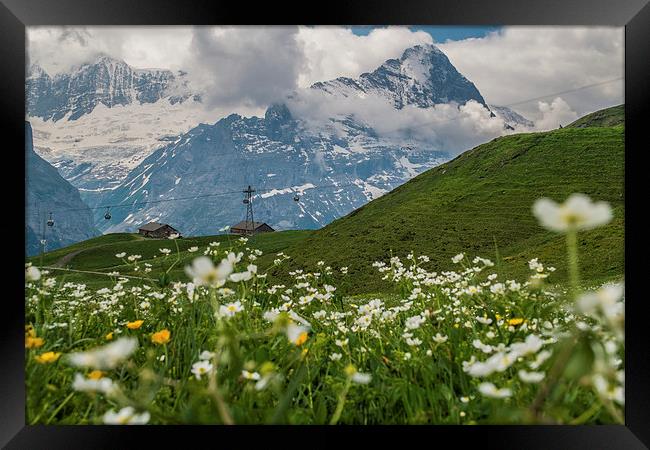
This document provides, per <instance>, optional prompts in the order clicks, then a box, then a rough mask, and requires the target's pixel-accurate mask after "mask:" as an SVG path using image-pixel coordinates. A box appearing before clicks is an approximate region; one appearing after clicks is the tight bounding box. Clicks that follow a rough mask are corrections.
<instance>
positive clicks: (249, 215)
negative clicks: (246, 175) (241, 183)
mask: <svg viewBox="0 0 650 450" xmlns="http://www.w3.org/2000/svg"><path fill="white" fill-rule="evenodd" d="M242 192H243V193H244V194H246V198H244V201H243V202H244V204H245V205H246V235H247V236H249V235H252V234H253V233H254V232H255V222H254V220H253V192H255V189H253V188H251V186H250V184H249V185H248V189H244V190H243V191H242ZM249 223H250V225H249Z"/></svg>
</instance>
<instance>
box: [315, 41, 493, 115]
mask: <svg viewBox="0 0 650 450" xmlns="http://www.w3.org/2000/svg"><path fill="white" fill-rule="evenodd" d="M311 88H312V89H317V90H322V91H324V92H327V93H330V94H333V95H340V96H343V97H350V96H357V97H361V98H363V97H366V96H376V97H380V98H386V99H389V100H390V101H391V102H393V105H394V107H395V108H397V109H401V108H403V107H404V106H405V105H415V106H418V107H420V108H428V107H431V106H434V105H437V104H440V103H450V102H456V103H458V104H464V103H466V102H467V101H469V100H476V101H477V102H478V103H481V104H482V105H485V106H487V105H486V103H485V100H484V99H483V97H482V96H481V94H480V93H479V91H478V89H476V86H474V84H473V83H472V82H471V81H469V80H468V79H467V78H465V77H464V76H463V75H461V74H460V73H459V72H458V71H457V70H456V68H455V67H454V66H453V65H452V64H451V62H449V59H448V58H447V56H446V55H445V54H444V53H442V52H441V51H440V50H439V49H438V47H436V46H434V45H416V46H414V47H410V48H408V49H406V51H404V53H403V54H402V56H401V57H400V58H399V59H389V60H388V61H386V62H384V63H383V64H382V65H381V66H379V67H378V68H377V69H376V70H374V71H373V72H370V73H364V74H361V76H359V78H356V79H352V78H346V77H341V78H336V79H334V80H331V81H325V82H318V83H315V84H313V85H312V86H311Z"/></svg>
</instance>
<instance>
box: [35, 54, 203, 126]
mask: <svg viewBox="0 0 650 450" xmlns="http://www.w3.org/2000/svg"><path fill="white" fill-rule="evenodd" d="M185 75H186V74H185V73H183V72H178V73H177V74H174V73H172V72H171V71H169V70H161V69H133V68H132V67H131V66H129V65H128V64H127V63H125V62H124V61H121V60H117V59H114V58H110V57H108V56H100V57H98V58H97V59H96V61H95V62H93V63H92V64H83V65H81V66H79V67H77V68H75V69H74V70H73V71H72V72H71V73H61V74H57V75H56V76H54V77H50V76H49V75H48V74H47V73H46V72H45V71H44V70H43V69H42V68H41V67H40V66H38V65H33V66H32V67H31V68H30V70H29V74H28V77H27V80H26V96H27V99H26V100H27V111H28V112H29V115H30V116H33V117H41V118H43V119H45V120H48V119H51V120H52V121H55V122H56V121H57V120H61V119H63V118H67V119H68V120H76V119H78V118H79V117H81V116H83V115H84V114H90V113H91V112H92V111H93V110H94V109H95V107H96V106H97V105H99V104H100V103H101V104H103V105H105V106H106V107H108V108H111V107H113V106H117V105H122V106H125V105H129V104H131V103H135V102H137V103H155V102H157V101H158V100H160V99H162V98H166V97H168V98H169V102H170V103H172V104H174V103H177V102H182V101H184V100H186V99H187V98H188V97H190V93H189V88H188V86H187V80H186V79H185Z"/></svg>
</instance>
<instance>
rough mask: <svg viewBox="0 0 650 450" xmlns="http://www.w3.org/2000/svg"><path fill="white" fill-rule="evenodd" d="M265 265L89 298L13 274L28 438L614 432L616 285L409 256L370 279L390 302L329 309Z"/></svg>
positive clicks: (314, 292) (115, 288)
mask: <svg viewBox="0 0 650 450" xmlns="http://www.w3.org/2000/svg"><path fill="white" fill-rule="evenodd" d="M570 234H571V233H569V234H568V235H567V236H569V235H570ZM177 242H180V241H177ZM257 242H259V241H257ZM567 242H574V241H570V240H567ZM172 245H173V246H175V245H174V242H172ZM570 245H574V244H570ZM180 248H181V246H179V249H178V250H177V251H176V253H170V254H168V255H162V254H161V256H160V257H159V258H160V261H161V264H162V265H163V266H167V267H172V265H173V264H175V261H178V258H179V256H180V254H181V253H182V252H183V251H182V250H180ZM569 250H570V251H569V254H571V252H572V251H576V252H579V248H578V246H577V245H574V248H573V249H571V248H570V249H569ZM142 253H144V251H143V252H142ZM196 254H199V255H200V256H198V257H196ZM129 256H132V255H125V256H124V257H123V258H121V259H124V260H125V261H127V262H129V264H130V269H131V271H133V272H141V273H142V268H143V267H144V263H143V261H142V259H138V258H131V259H129ZM262 257H271V258H273V265H275V266H281V265H283V264H286V263H288V262H289V261H290V259H291V258H290V257H289V256H286V255H284V254H283V253H282V252H280V253H279V254H278V253H272V254H269V255H264V252H263V251H261V250H259V249H256V248H254V246H253V245H252V244H251V241H249V240H247V239H245V238H243V239H238V240H237V241H236V242H230V244H229V245H228V244H226V243H224V242H218V241H213V242H211V243H209V244H208V245H207V246H206V247H203V248H201V250H200V251H199V252H195V253H194V254H193V259H192V261H191V263H190V262H189V261H188V264H187V265H186V267H185V271H186V272H187V279H186V281H185V282H174V283H171V285H164V284H163V285H161V284H160V283H158V280H156V279H155V278H151V279H150V280H138V279H127V278H122V277H120V276H119V275H116V276H114V277H113V284H112V286H111V287H110V288H108V287H104V288H101V289H91V288H89V287H88V286H86V285H84V284H79V283H74V282H70V281H65V282H64V281H61V280H59V279H58V277H53V276H52V273H48V272H47V271H42V272H41V271H39V270H38V269H36V268H35V267H33V266H31V265H29V264H28V266H27V268H26V277H27V282H26V302H27V304H26V323H27V326H26V336H25V345H26V348H27V351H26V355H25V358H26V359H25V368H26V386H27V392H28V396H27V411H26V413H27V423H29V424H98V423H152V424H185V423H192V424H258V423H268V424H272V423H288V424H337V423H347V424H379V423H381V424H384V423H386V424H388V423H401V424H425V423H426V424H477V423H571V424H578V423H622V421H623V409H622V407H623V393H622V392H623V391H622V390H623V384H624V378H623V375H622V374H623V370H624V360H623V357H624V356H623V353H624V345H623V337H622V316H621V314H622V303H621V295H622V292H621V288H620V286H619V285H607V286H605V287H603V288H601V289H600V290H599V291H597V292H596V293H588V292H587V293H581V292H578V291H579V288H578V286H577V285H575V286H569V289H567V288H566V287H565V288H557V287H556V288H552V287H550V285H549V283H548V282H549V280H552V278H553V276H554V274H555V272H556V271H555V269H554V268H553V267H549V266H547V265H545V264H544V263H543V262H541V261H539V260H531V261H530V262H529V264H528V266H529V272H530V273H529V277H527V278H526V279H524V280H520V281H519V282H517V281H514V280H509V279H506V278H504V277H503V275H501V274H500V273H499V270H498V268H497V267H496V265H495V264H494V262H492V261H490V260H489V259H484V258H478V257H477V258H469V257H467V256H465V255H457V256H455V257H454V258H453V262H451V261H450V262H449V266H450V268H452V269H454V270H448V271H444V272H440V273H438V272H432V271H429V270H428V269H427V268H426V267H427V265H428V263H429V258H428V257H426V256H424V255H414V254H409V255H407V257H406V258H405V259H404V260H402V259H400V258H398V257H392V258H389V259H388V260H384V261H378V262H376V263H375V264H373V266H374V270H375V273H376V274H377V276H378V278H383V279H384V281H386V282H388V283H391V284H392V285H393V286H394V290H393V292H394V293H392V294H391V293H382V295H379V296H375V295H371V294H363V295H354V296H344V295H342V294H340V293H339V292H338V290H337V288H336V287H335V286H334V284H333V280H334V278H335V277H334V272H335V269H333V268H332V267H329V266H327V265H326V264H325V263H324V262H322V261H319V262H317V263H316V264H315V267H314V270H313V271H310V272H305V271H302V270H297V271H292V272H291V273H290V275H291V276H292V277H293V279H292V282H291V284H287V285H277V284H272V283H271V282H270V281H269V279H268V278H267V275H266V274H265V273H262V272H261V271H259V270H258V267H257V266H256V264H255V263H256V262H257V261H258V260H259V259H260V258H262ZM113 258H116V257H115V256H113ZM116 259H117V258H116ZM136 267H138V268H139V270H137V271H136V270H135V268H136ZM336 270H337V271H338V272H341V273H339V274H337V275H341V276H342V277H343V278H345V277H352V276H354V275H352V274H350V273H345V272H346V270H345V269H343V270H341V269H336ZM143 275H145V274H143ZM146 275H149V274H146ZM146 275H145V278H146ZM336 278H339V277H338V276H337V277H336ZM190 280H191V281H190Z"/></svg>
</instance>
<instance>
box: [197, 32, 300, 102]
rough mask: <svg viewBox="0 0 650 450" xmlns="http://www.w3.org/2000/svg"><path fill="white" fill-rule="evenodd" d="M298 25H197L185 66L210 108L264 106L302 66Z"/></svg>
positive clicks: (288, 86) (291, 83)
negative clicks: (224, 105)
mask: <svg viewBox="0 0 650 450" xmlns="http://www.w3.org/2000/svg"><path fill="white" fill-rule="evenodd" d="M297 33H298V27H279V26H274V27H194V28H193V31H192V41H191V43H190V46H189V54H188V58H187V59H186V61H185V66H186V67H188V69H187V70H188V72H189V73H190V77H191V79H192V83H193V85H194V86H195V87H196V88H198V89H199V91H201V92H202V93H204V100H205V101H206V103H207V104H208V105H209V106H216V105H223V104H228V105H238V104H239V105H241V104H244V105H246V106H249V107H250V106H257V107H259V108H265V107H267V106H268V105H269V104H270V103H272V102H273V101H276V100H279V99H281V98H283V97H284V96H285V95H286V94H287V93H288V92H290V91H291V90H293V89H295V88H296V87H297V83H298V77H299V75H300V73H301V71H302V70H303V68H304V52H303V50H302V46H301V44H300V43H299V42H298V40H297V39H296V36H297Z"/></svg>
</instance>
